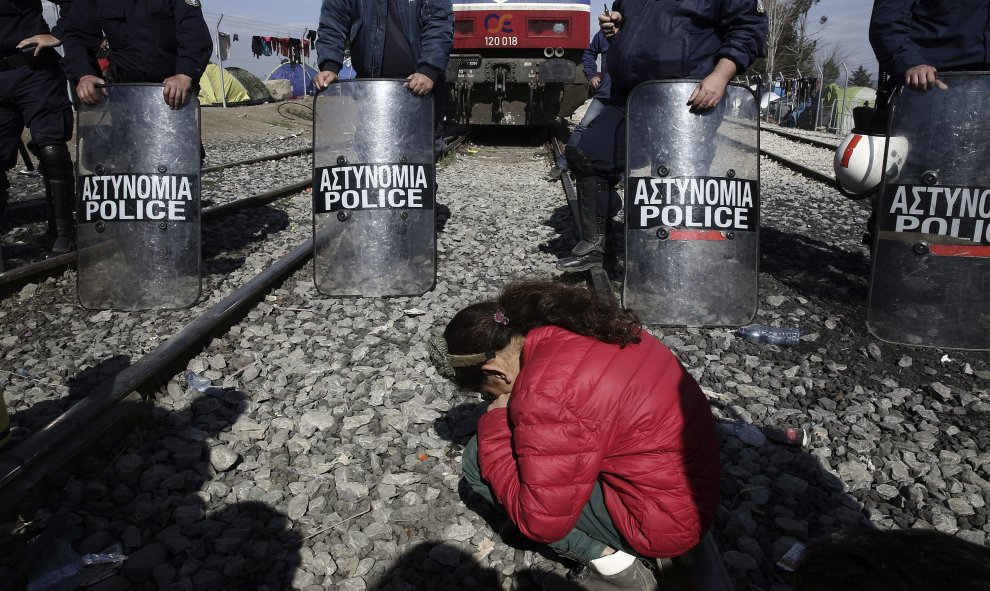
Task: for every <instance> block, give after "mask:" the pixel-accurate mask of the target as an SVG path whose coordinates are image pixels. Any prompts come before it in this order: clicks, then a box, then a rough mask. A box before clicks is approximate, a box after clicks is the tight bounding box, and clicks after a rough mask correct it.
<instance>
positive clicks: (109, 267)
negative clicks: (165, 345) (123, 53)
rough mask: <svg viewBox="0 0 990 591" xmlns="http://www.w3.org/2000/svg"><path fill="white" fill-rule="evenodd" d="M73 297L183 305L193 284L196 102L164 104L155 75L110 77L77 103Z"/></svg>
mask: <svg viewBox="0 0 990 591" xmlns="http://www.w3.org/2000/svg"><path fill="white" fill-rule="evenodd" d="M76 120H77V122H78V126H77V134H76V137H77V141H78V147H77V160H76V162H77V167H78V174H79V179H78V180H79V182H78V183H77V188H76V193H77V198H76V217H77V221H78V227H79V241H78V248H79V253H78V259H77V265H78V272H79V276H78V295H79V303H80V304H82V306H83V307H84V308H88V309H117V310H149V309H169V308H185V307H188V306H191V305H193V304H195V303H196V301H197V300H198V299H199V292H200V258H201V257H200V227H199V224H200V178H199V177H200V166H201V161H200V123H199V121H200V120H199V101H198V100H197V99H196V97H191V98H190V99H189V101H188V102H187V103H186V104H185V105H184V106H183V107H181V108H179V109H171V108H169V106H168V105H167V104H165V99H164V96H163V90H162V85H161V84H114V85H110V86H108V87H107V88H106V97H105V98H104V99H103V100H102V101H101V102H100V104H98V105H95V106H88V105H84V104H80V105H79V111H78V115H77V118H76Z"/></svg>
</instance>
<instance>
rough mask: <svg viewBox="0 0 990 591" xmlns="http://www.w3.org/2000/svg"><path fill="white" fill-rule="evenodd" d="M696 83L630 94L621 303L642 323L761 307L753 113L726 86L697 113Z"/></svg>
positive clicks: (730, 318)
mask: <svg viewBox="0 0 990 591" xmlns="http://www.w3.org/2000/svg"><path fill="white" fill-rule="evenodd" d="M697 84H698V83H697V81H685V80H672V81H653V82H647V83H644V84H641V85H639V86H637V87H636V88H635V89H633V91H632V92H631V93H630V95H629V101H628V104H627V107H628V111H627V122H626V128H627V135H626V140H627V143H626V146H627V147H626V184H625V193H626V194H625V205H626V207H625V209H626V211H625V233H626V236H625V248H626V253H625V274H624V278H623V283H622V305H623V307H625V308H627V309H630V310H633V311H635V312H636V313H637V314H638V315H639V317H640V318H641V319H642V320H643V321H644V322H646V323H648V324H660V325H670V326H730V325H742V324H746V323H748V322H749V321H750V320H751V319H752V318H753V316H754V315H755V314H756V309H757V262H758V260H759V252H758V250H759V227H760V220H759V201H760V196H759V190H760V188H759V187H760V183H759V117H758V114H759V109H758V108H757V102H756V97H755V96H754V95H753V93H752V92H751V91H750V90H749V89H747V88H745V87H743V86H737V85H729V87H728V88H727V89H726V94H725V97H724V98H723V99H722V101H721V102H720V103H719V105H718V106H717V107H715V108H714V109H711V110H709V111H706V112H701V113H699V112H693V111H692V110H690V108H689V107H688V106H687V102H688V98H689V97H690V96H691V92H692V91H693V90H694V88H695V87H696V86H697Z"/></svg>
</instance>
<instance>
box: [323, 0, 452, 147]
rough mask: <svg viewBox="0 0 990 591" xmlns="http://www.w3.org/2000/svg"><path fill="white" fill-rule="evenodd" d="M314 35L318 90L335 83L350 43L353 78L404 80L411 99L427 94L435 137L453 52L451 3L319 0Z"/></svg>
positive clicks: (433, 0)
mask: <svg viewBox="0 0 990 591" xmlns="http://www.w3.org/2000/svg"><path fill="white" fill-rule="evenodd" d="M318 33H319V36H318V37H317V39H316V52H317V55H318V56H319V64H320V73H319V74H317V75H316V76H315V77H314V78H313V84H314V85H315V86H316V89H317V90H324V89H325V88H327V87H328V86H329V85H331V84H333V83H334V82H336V81H337V79H338V78H339V76H338V74H339V72H340V69H341V67H342V65H343V63H344V48H345V47H346V46H347V44H348V43H350V51H351V64H352V65H353V67H354V70H355V71H356V72H357V77H358V78H404V79H406V81H407V82H406V85H407V86H408V87H409V90H410V91H411V92H412V93H413V94H415V95H417V96H426V95H429V94H431V93H432V95H433V114H434V115H433V121H434V126H435V133H439V132H440V130H442V126H443V116H444V112H445V111H446V103H447V92H446V88H445V85H444V77H443V75H444V71H446V69H447V61H448V60H449V59H450V51H451V49H453V47H454V8H453V5H452V3H451V0H323V6H322V8H321V9H320V26H319V29H318Z"/></svg>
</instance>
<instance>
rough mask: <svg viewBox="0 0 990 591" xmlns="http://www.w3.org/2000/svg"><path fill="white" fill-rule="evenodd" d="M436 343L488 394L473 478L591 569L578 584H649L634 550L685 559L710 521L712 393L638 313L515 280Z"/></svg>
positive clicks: (447, 363) (715, 472)
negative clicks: (709, 394) (643, 326)
mask: <svg viewBox="0 0 990 591" xmlns="http://www.w3.org/2000/svg"><path fill="white" fill-rule="evenodd" d="M428 349H429V351H430V358H431V360H432V361H433V364H434V366H435V367H436V368H437V371H438V372H439V373H440V374H441V375H442V376H444V377H447V378H450V379H452V380H453V381H454V382H455V383H456V384H457V385H459V386H461V387H463V388H466V389H469V390H475V391H479V392H481V393H482V394H484V395H486V396H488V397H489V398H491V399H493V401H492V403H491V405H490V406H489V407H488V410H487V412H486V413H485V414H484V415H483V416H482V417H481V419H480V420H479V422H478V435H477V437H475V438H474V439H472V440H471V442H470V443H469V444H468V445H467V447H466V448H465V450H464V458H463V469H464V477H465V479H466V480H467V481H468V483H469V484H470V485H471V487H472V488H473V489H474V490H475V491H477V492H478V493H479V494H481V495H482V496H483V497H485V498H486V499H488V500H489V501H490V502H492V503H495V504H497V505H498V506H499V507H500V508H501V509H502V510H504V511H505V513H506V514H507V515H508V516H509V518H510V519H511V520H512V522H513V523H514V524H515V525H516V526H517V527H518V528H519V530H520V531H521V532H522V533H523V534H524V535H526V536H527V537H529V538H531V539H533V540H535V541H537V542H541V543H545V544H549V545H550V547H552V548H553V549H554V550H556V551H557V552H558V553H560V554H562V555H565V556H569V557H571V558H575V559H577V560H579V561H581V562H582V563H584V564H590V565H591V567H592V568H590V569H583V571H582V572H581V574H580V575H578V576H579V577H581V578H582V579H583V580H579V581H574V582H575V583H578V584H579V585H580V586H581V587H583V588H587V589H653V588H654V586H655V584H656V583H655V581H654V579H653V576H652V575H651V573H650V572H649V570H648V569H647V568H646V567H645V566H644V564H642V563H641V562H640V561H639V560H637V558H642V557H650V558H656V557H671V556H677V555H680V554H683V553H685V552H687V551H688V550H690V549H691V548H692V547H693V546H695V545H696V544H697V543H698V542H699V540H700V539H701V537H702V535H703V534H704V533H705V531H706V530H707V529H708V528H709V527H710V526H711V524H712V521H713V520H714V516H715V510H716V507H717V505H718V500H719V452H718V442H717V439H716V435H715V424H714V418H713V417H712V414H711V410H710V409H709V406H708V401H707V399H706V398H705V396H704V394H703V393H702V392H701V388H700V387H699V386H698V383H697V382H696V381H695V380H694V378H692V377H691V375H690V374H688V372H687V371H686V370H685V369H684V367H683V366H682V365H681V364H680V362H679V361H678V360H677V358H676V357H674V355H673V353H671V351H670V350H669V349H667V347H665V346H664V345H663V344H662V343H660V342H659V341H658V340H657V339H655V338H654V337H653V336H652V335H650V334H649V333H647V332H645V331H642V330H641V326H640V323H639V320H638V319H637V318H636V316H635V315H634V314H633V313H632V312H629V311H626V310H622V309H620V308H618V307H616V306H615V305H613V304H611V303H610V302H608V301H606V300H604V299H602V298H600V297H599V296H597V295H596V294H594V293H593V292H591V291H589V290H587V289H585V288H583V287H580V286H568V285H563V284H559V283H555V282H551V281H519V282H514V283H511V284H509V285H508V286H506V287H505V289H504V290H503V291H502V293H501V295H500V296H499V297H498V299H496V300H495V301H486V302H481V303H477V304H474V305H471V306H469V307H467V308H465V309H463V310H461V311H460V312H458V313H457V314H456V315H455V316H454V318H453V319H452V320H451V321H450V323H449V324H448V325H447V327H446V329H445V330H444V333H443V336H439V335H437V336H434V337H433V338H432V339H431V340H430V343H429V346H428ZM574 572H575V571H572V575H573V574H574Z"/></svg>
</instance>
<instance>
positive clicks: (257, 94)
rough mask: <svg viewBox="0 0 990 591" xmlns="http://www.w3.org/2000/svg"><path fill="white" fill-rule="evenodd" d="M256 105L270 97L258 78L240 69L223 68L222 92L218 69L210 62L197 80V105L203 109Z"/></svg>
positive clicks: (270, 98) (268, 99)
mask: <svg viewBox="0 0 990 591" xmlns="http://www.w3.org/2000/svg"><path fill="white" fill-rule="evenodd" d="M224 99H226V102H227V106H231V105H256V104H259V103H264V102H267V101H270V100H272V95H271V93H270V92H268V89H267V88H265V85H264V83H263V82H261V80H258V77H257V76H255V75H254V74H251V73H250V72H248V71H246V70H242V69H241V68H225V69H224V73H223V90H222V91H221V86H220V67H219V66H217V65H216V64H214V63H213V62H210V63H209V64H207V66H206V70H205V71H204V72H203V76H202V77H201V78H200V79H199V104H201V105H203V106H204V107H209V106H214V105H222V104H223V103H224Z"/></svg>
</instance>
